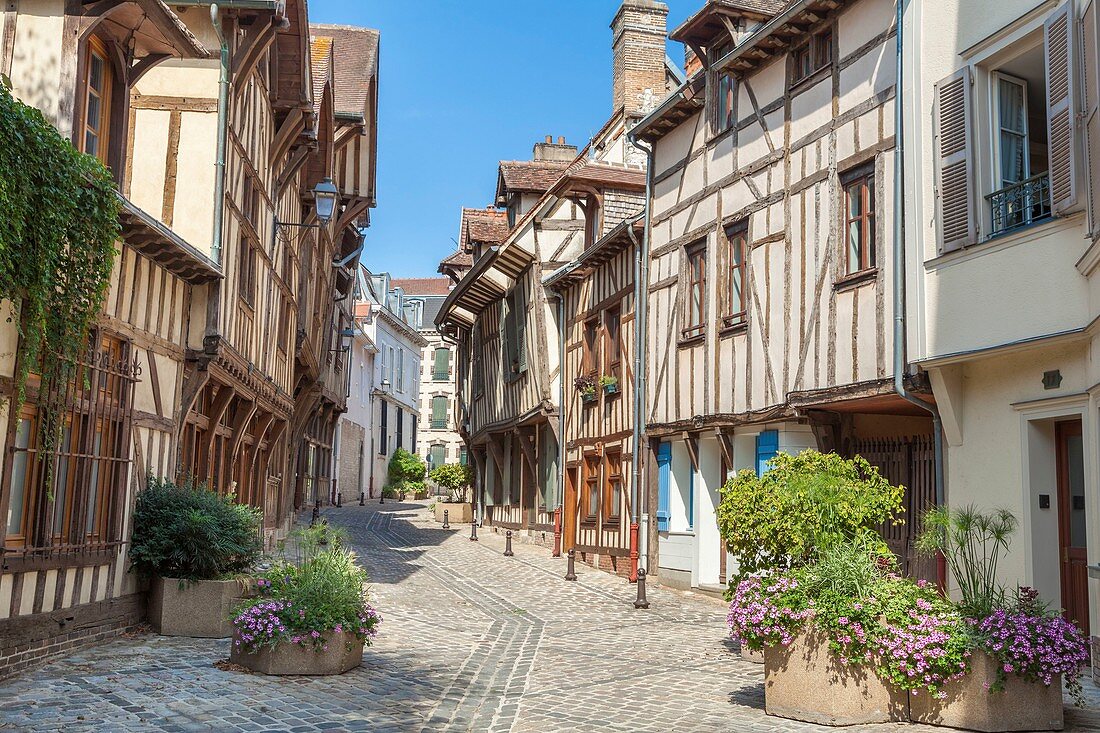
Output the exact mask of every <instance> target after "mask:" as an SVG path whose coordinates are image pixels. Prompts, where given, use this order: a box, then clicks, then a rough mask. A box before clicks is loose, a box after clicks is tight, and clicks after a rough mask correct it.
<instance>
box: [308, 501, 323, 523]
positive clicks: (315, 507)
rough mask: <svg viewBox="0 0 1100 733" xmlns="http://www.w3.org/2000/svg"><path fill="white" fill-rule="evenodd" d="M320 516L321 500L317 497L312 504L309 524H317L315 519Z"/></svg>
mask: <svg viewBox="0 0 1100 733" xmlns="http://www.w3.org/2000/svg"><path fill="white" fill-rule="evenodd" d="M320 518H321V500H320V499H318V500H317V503H315V504H314V505H313V515H312V516H311V517H310V518H309V526H310V527H312V526H313V525H315V524H317V520H318V519H320Z"/></svg>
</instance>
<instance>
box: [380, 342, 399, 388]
mask: <svg viewBox="0 0 1100 733" xmlns="http://www.w3.org/2000/svg"><path fill="white" fill-rule="evenodd" d="M385 354H386V356H387V357H389V358H386V359H383V360H382V383H383V384H384V385H388V386H389V387H390V389H393V362H394V360H395V358H396V357H395V356H394V353H393V347H392V346H387V347H386V351H385Z"/></svg>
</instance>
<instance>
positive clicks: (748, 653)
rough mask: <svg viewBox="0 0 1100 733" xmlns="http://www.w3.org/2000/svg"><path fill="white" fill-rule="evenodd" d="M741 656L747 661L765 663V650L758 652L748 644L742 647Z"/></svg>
mask: <svg viewBox="0 0 1100 733" xmlns="http://www.w3.org/2000/svg"><path fill="white" fill-rule="evenodd" d="M741 658H742V659H744V660H745V661H746V662H752V663H753V664H763V663H764V652H758V651H756V650H755V649H749V648H748V647H747V646H742V647H741Z"/></svg>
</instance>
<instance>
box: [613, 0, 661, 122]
mask: <svg viewBox="0 0 1100 733" xmlns="http://www.w3.org/2000/svg"><path fill="white" fill-rule="evenodd" d="M667 21H668V6H667V5H665V4H664V3H662V2H656V0H623V4H622V7H620V8H619V12H618V13H616V14H615V19H614V20H613V21H611V33H612V44H611V50H612V56H613V69H614V71H613V80H612V103H613V109H614V110H616V111H617V110H619V109H623V110H624V111H625V112H626V116H627V117H628V118H629V117H634V118H637V117H641V116H643V115H644V114H646V113H647V112H649V111H650V110H651V109H652V108H653V107H654V106H655V105H656V104H657V102H659V101H660V100H661V99H663V98H664V96H665V92H666V91H667V90H666V87H665V84H666V82H665V35H666V34H667V32H668V27H667Z"/></svg>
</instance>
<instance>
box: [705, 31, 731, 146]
mask: <svg viewBox="0 0 1100 733" xmlns="http://www.w3.org/2000/svg"><path fill="white" fill-rule="evenodd" d="M731 49H732V46H731V45H730V44H729V43H723V44H721V45H718V46H715V47H714V48H712V49H710V50H709V51H708V52H707V53H708V54H709V55H710V63H711V64H712V65H713V64H715V63H717V61H718V60H719V59H721V58H722V57H723V56H725V55H726V54H728V53H729V52H730V50H731ZM710 90H711V92H710V93H711V95H712V97H711V111H712V114H713V115H714V117H713V120H714V133H715V134H718V133H721V132H725V131H726V130H728V129H730V128H731V127H733V122H734V120H733V94H734V80H733V75H732V74H729V73H727V72H724V71H715V72H714V73H713V74H712V75H711V77H710Z"/></svg>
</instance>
